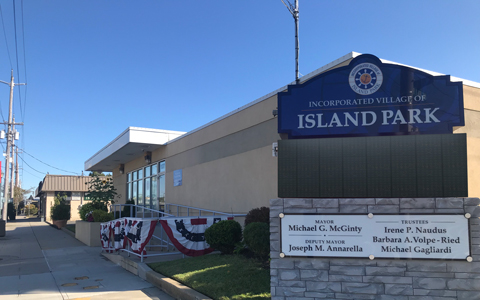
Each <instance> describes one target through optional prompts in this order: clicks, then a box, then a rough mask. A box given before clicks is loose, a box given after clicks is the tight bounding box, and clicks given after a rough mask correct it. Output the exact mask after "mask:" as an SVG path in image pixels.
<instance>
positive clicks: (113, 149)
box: [85, 52, 480, 172]
mask: <svg viewBox="0 0 480 300" xmlns="http://www.w3.org/2000/svg"><path fill="white" fill-rule="evenodd" d="M359 55H362V53H358V52H350V53H348V54H346V55H344V56H342V57H340V58H338V59H336V60H334V61H332V62H330V63H328V64H326V65H324V66H323V67H321V68H318V69H317V70H315V71H313V72H310V73H308V74H307V75H305V76H303V77H301V78H300V83H304V82H306V81H308V80H310V79H312V78H313V77H315V76H317V75H318V74H320V73H323V72H325V71H327V70H329V69H331V68H333V67H335V66H337V65H340V64H342V63H345V62H347V61H349V60H351V59H353V58H355V57H357V56H359ZM380 60H381V61H382V62H383V63H387V64H395V65H399V66H406V67H409V68H413V69H417V70H420V71H422V72H425V73H428V74H430V75H434V76H441V75H445V74H441V73H438V72H433V71H429V70H425V69H420V68H416V67H412V66H408V65H405V64H400V63H396V62H393V61H389V60H385V59H381V58H380ZM450 80H451V81H452V82H462V83H463V84H464V85H468V86H472V87H476V88H480V83H478V82H474V81H470V80H465V79H461V78H458V77H454V76H450ZM292 84H295V81H292V82H291V83H289V84H288V85H292ZM288 85H285V86H283V87H281V88H279V89H276V90H275V91H273V92H271V93H268V94H267V95H265V96H263V97H261V98H258V99H257V100H255V101H252V102H250V103H247V104H246V105H244V106H242V107H240V108H237V109H236V110H234V111H231V112H229V113H227V114H225V115H223V116H221V117H220V118H217V119H215V120H213V121H211V122H209V123H207V124H205V125H203V126H200V127H198V128H196V129H194V130H192V131H189V132H187V133H185V132H178V131H167V130H158V129H149V128H136V127H129V128H128V129H127V130H125V131H124V132H123V133H122V134H120V135H119V136H118V137H117V138H116V139H114V140H113V141H112V142H110V143H109V144H108V145H107V146H105V147H104V148H103V149H102V150H100V151H99V152H97V153H96V154H95V155H94V156H92V157H91V158H89V159H88V160H87V161H86V162H85V170H87V171H110V172H111V171H112V170H113V169H114V168H115V167H117V166H118V165H119V164H123V163H126V162H128V161H131V160H133V159H135V158H137V157H140V156H141V155H142V153H143V152H145V151H153V150H156V149H158V148H160V146H165V145H167V144H169V143H172V142H174V141H176V140H179V139H182V138H184V137H186V136H189V135H191V134H193V133H195V132H197V131H199V130H201V129H203V128H206V127H208V126H210V125H212V124H214V123H217V122H219V121H221V120H223V119H226V118H228V117H229V116H231V115H234V114H236V113H238V112H240V111H242V110H244V109H247V108H249V107H251V106H253V105H255V104H257V103H259V102H262V101H264V100H266V99H268V98H270V97H272V96H274V95H276V94H278V93H279V92H282V91H285V90H286V89H287V88H288ZM137 131H142V134H140V133H139V132H137ZM156 132H160V133H177V136H175V134H169V135H168V137H169V139H168V140H165V139H163V140H161V141H160V142H156V141H155V138H154V137H156V134H155V133H156ZM132 135H133V136H135V137H136V136H138V137H140V136H141V137H142V138H139V139H138V140H135V138H132ZM134 140H135V141H134Z"/></svg>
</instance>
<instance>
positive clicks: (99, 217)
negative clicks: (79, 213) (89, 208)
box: [92, 209, 114, 222]
mask: <svg viewBox="0 0 480 300" xmlns="http://www.w3.org/2000/svg"><path fill="white" fill-rule="evenodd" d="M92 215H93V222H108V221H111V220H113V219H114V217H113V213H109V212H106V211H104V210H101V209H96V210H94V211H93V212H92Z"/></svg>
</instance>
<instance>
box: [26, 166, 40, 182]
mask: <svg viewBox="0 0 480 300" xmlns="http://www.w3.org/2000/svg"><path fill="white" fill-rule="evenodd" d="M22 171H25V172H27V173H28V174H30V175H32V176H33V177H36V178H38V179H42V180H43V178H42V177H38V176H37V175H35V174H32V173H30V172H28V171H27V170H24V169H23V168H22Z"/></svg>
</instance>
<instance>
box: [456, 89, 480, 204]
mask: <svg viewBox="0 0 480 300" xmlns="http://www.w3.org/2000/svg"><path fill="white" fill-rule="evenodd" d="M479 101H480V99H479ZM454 133H466V134H467V164H468V196H469V197H480V185H479V183H480V112H479V111H473V110H467V109H466V110H465V126H464V127H460V128H458V129H456V130H455V132H454Z"/></svg>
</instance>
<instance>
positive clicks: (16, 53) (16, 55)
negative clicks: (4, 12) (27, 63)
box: [12, 0, 24, 121]
mask: <svg viewBox="0 0 480 300" xmlns="http://www.w3.org/2000/svg"><path fill="white" fill-rule="evenodd" d="M12 1H13V31H14V33H15V60H16V62H17V78H18V80H20V71H19V70H20V68H19V66H18V42H17V13H16V9H15V6H16V5H15V0H12ZM18 97H19V102H20V115H21V116H22V121H23V119H24V117H23V108H22V93H21V92H20V90H19V91H18Z"/></svg>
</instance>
